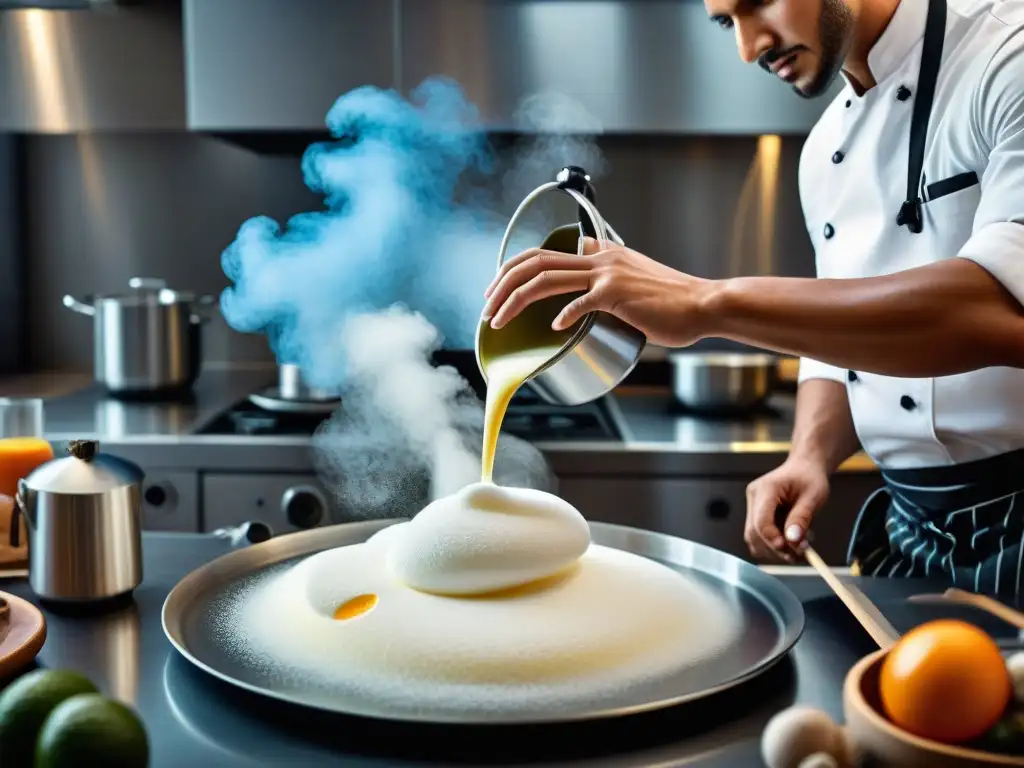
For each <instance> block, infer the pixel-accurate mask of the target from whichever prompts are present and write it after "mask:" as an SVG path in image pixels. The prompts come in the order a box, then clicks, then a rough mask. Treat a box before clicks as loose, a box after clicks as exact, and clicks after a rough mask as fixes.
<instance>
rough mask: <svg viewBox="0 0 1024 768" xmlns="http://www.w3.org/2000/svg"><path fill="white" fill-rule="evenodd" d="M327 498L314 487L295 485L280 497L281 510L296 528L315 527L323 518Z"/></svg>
mask: <svg viewBox="0 0 1024 768" xmlns="http://www.w3.org/2000/svg"><path fill="white" fill-rule="evenodd" d="M326 510H327V500H326V499H325V498H324V495H323V494H322V493H321V492H320V491H319V490H317V489H316V488H314V487H312V486H309V485H297V486H294V487H292V488H289V489H288V490H287V491H285V492H284V495H283V496H282V497H281V511H282V512H284V514H285V517H287V518H288V522H289V523H291V524H292V525H294V526H295V527H296V528H315V527H316V526H318V525H319V524H320V521H321V520H323V518H324V513H325V512H326Z"/></svg>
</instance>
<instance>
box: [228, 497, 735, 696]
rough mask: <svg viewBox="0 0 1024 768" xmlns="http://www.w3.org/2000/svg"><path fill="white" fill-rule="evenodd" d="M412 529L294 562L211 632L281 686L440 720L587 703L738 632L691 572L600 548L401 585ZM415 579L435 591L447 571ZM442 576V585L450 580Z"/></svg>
mask: <svg viewBox="0 0 1024 768" xmlns="http://www.w3.org/2000/svg"><path fill="white" fill-rule="evenodd" d="M440 508H441V509H442V510H443V509H445V507H444V506H441V507H440ZM557 514H561V513H560V512H559V513H557ZM532 524H533V523H531V525H532ZM537 525H538V526H541V525H542V523H540V522H537ZM426 529H427V530H429V526H428V527H427V528H426ZM415 531H416V524H415V522H413V523H400V524H397V525H392V526H390V527H388V528H385V529H383V530H381V531H380V532H379V533H377V534H376V535H375V536H373V537H372V538H371V539H370V540H369V541H367V542H366V543H364V544H359V545H353V546H347V547H341V548H338V549H333V550H328V551H326V552H321V553H318V554H315V555H312V556H310V557H308V558H306V559H305V560H303V561H301V562H299V563H298V564H296V565H295V566H293V567H291V568H289V569H288V570H286V571H284V572H282V573H280V574H275V575H274V576H272V577H270V578H269V579H267V580H266V581H264V582H263V583H262V584H260V585H258V586H257V587H256V588H255V589H254V590H253V591H252V592H250V593H249V594H248V596H247V597H246V598H245V599H244V600H241V601H239V602H238V603H236V604H235V606H236V607H234V608H233V613H231V615H225V616H224V617H223V623H222V624H221V628H220V631H221V632H223V633H225V634H230V636H231V638H232V642H233V644H234V645H235V650H236V652H238V653H240V654H242V655H244V656H245V657H246V658H247V659H248V663H249V664H254V665H257V666H262V667H264V668H265V669H268V670H271V671H272V672H273V674H275V675H277V676H279V677H280V678H281V679H282V681H283V682H282V683H281V684H282V685H286V686H287V687H288V688H292V687H294V686H297V685H298V686H301V687H303V688H307V689H308V688H309V687H313V688H315V689H317V690H321V691H323V690H325V689H326V691H327V695H328V696H329V697H336V696H343V697H353V698H355V699H358V701H360V702H361V703H363V704H371V705H373V706H377V707H383V708H387V711H390V712H422V711H424V710H425V709H426V710H429V711H431V712H434V713H445V714H452V715H458V714H459V713H462V712H480V711H487V712H490V713H498V714H516V713H520V714H521V713H533V712H536V711H537V710H538V709H542V708H545V707H548V708H550V707H556V708H561V707H578V706H584V705H587V706H599V705H600V704H601V702H602V701H605V700H608V699H613V700H614V699H615V697H618V696H621V695H622V694H623V693H628V692H629V690H630V689H633V688H635V687H636V686H639V685H644V684H648V683H650V682H651V681H658V680H661V679H664V678H666V677H667V676H669V675H672V674H674V673H676V672H678V671H680V670H682V669H685V668H687V667H689V666H692V665H696V664H699V663H700V662H701V661H702V660H704V659H707V658H708V657H710V656H712V655H713V654H714V653H715V652H716V651H717V650H719V649H720V648H722V647H723V646H724V645H727V644H729V643H731V642H732V640H733V638H734V637H735V635H736V633H737V631H738V626H739V623H738V621H737V608H736V606H735V605H731V604H730V603H729V602H727V601H724V600H722V599H721V596H720V595H719V594H718V593H715V592H712V591H711V590H710V589H709V588H708V587H706V586H705V585H704V584H702V583H700V582H699V581H697V580H696V579H694V578H691V577H689V576H687V575H684V574H681V573H678V572H676V571H674V570H672V569H670V568H668V567H666V566H663V565H661V564H659V563H656V562H654V561H652V560H648V559H645V558H642V557H639V556H636V555H632V554H629V553H626V552H622V551H620V550H615V549H610V548H606V547H603V546H599V545H591V546H590V547H589V548H587V550H586V552H585V553H584V554H583V556H582V557H580V558H578V559H577V560H576V561H575V564H574V565H570V566H569V567H568V568H564V569H562V570H561V571H559V572H557V573H556V574H555V575H554V576H552V577H549V578H547V579H544V580H542V581H540V582H537V581H534V582H533V583H532V584H529V585H527V586H525V587H521V588H519V589H513V590H506V591H504V592H498V593H491V594H487V595H478V596H473V597H454V596H445V595H440V594H435V593H431V592H425V591H420V590H417V589H413V588H410V587H409V586H407V585H405V584H403V583H402V582H401V581H399V580H398V579H396V578H395V575H394V573H393V572H392V570H391V568H389V567H388V565H387V563H388V561H389V559H394V558H389V553H391V552H393V551H395V548H398V547H402V548H405V549H408V548H409V547H410V544H409V538H408V537H409V535H410V534H411V533H413V532H415ZM493 541H494V542H495V546H499V548H500V542H498V540H497V539H495V540H493ZM412 549H413V550H415V547H412ZM570 551H571V550H570V548H568V547H564V548H561V549H559V550H558V553H560V554H558V556H556V555H555V554H553V553H548V554H546V555H545V556H544V560H543V562H544V563H545V565H544V567H541V565H540V564H539V563H540V560H538V561H537V564H536V566H535V567H534V568H533V569H532V570H531V569H530V568H525V567H524V568H520V569H518V570H517V569H515V568H511V567H504V568H494V571H495V572H500V573H506V574H507V573H511V572H513V571H515V572H516V573H519V576H516V578H521V577H523V574H527V575H529V574H528V573H527V571H529V573H534V574H535V573H541V572H543V571H546V570H547V568H548V567H549V566H550V567H554V565H555V564H556V563H557V562H560V561H561V560H560V558H561V557H562V556H563V554H564V557H565V558H568V557H569V555H568V554H567V553H568V552H570ZM448 562H449V563H450V562H452V561H451V560H449V561H448ZM474 562H477V561H474ZM482 571H483V573H490V571H489V570H488V569H487V568H483V569H482ZM468 572H473V573H477V574H479V573H480V572H481V568H480V567H476V569H475V570H473V569H470V571H468ZM424 573H425V574H427V578H428V580H429V579H431V578H433V581H432V583H434V584H435V585H436V583H438V580H439V579H440V577H438V575H437V574H442V573H446V571H445V569H444V568H439V569H434V570H432V569H430V568H424V569H423V570H422V571H420V572H419V574H420V576H421V577H422V576H423V574H424ZM446 578H447V581H446V582H445V583H447V584H449V586H450V584H451V583H454V582H458V581H459V580H458V579H454V578H451V577H446ZM474 578H476V577H474ZM509 578H512V577H511V576H509ZM462 583H463V584H466V583H469V582H468V581H466V580H465V578H463V582H462ZM473 583H476V584H477V585H479V584H480V583H482V582H479V581H474V582H473ZM492 583H497V582H492ZM370 594H372V595H376V596H377V601H376V604H375V605H374V607H373V608H372V609H371V610H369V611H368V612H366V613H364V614H362V615H360V616H357V617H355V618H350V619H345V620H338V619H335V618H334V613H335V610H336V609H337V608H338V606H340V605H342V604H344V603H346V602H347V601H349V600H351V599H352V598H354V597H357V596H360V595H370ZM303 681H304V682H303Z"/></svg>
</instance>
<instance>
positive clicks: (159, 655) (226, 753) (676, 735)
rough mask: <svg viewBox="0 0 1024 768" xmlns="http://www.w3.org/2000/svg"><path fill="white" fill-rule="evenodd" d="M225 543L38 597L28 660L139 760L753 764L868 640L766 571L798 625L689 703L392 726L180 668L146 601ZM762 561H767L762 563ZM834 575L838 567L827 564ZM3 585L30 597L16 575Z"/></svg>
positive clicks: (831, 702)
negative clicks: (284, 700)
mask: <svg viewBox="0 0 1024 768" xmlns="http://www.w3.org/2000/svg"><path fill="white" fill-rule="evenodd" d="M227 551H228V546H227V544H226V542H225V541H223V540H221V539H215V538H213V537H210V536H201V535H195V534H166V533H146V534H144V535H143V562H144V568H145V580H144V581H143V583H142V585H141V586H140V587H139V588H138V589H137V590H136V592H135V595H134V601H133V602H132V603H131V604H130V605H128V606H126V607H124V608H121V609H119V610H108V611H106V612H92V613H86V612H77V613H70V612H62V611H59V610H55V609H53V608H52V607H49V606H45V605H44V606H42V609H43V611H44V613H45V614H46V618H47V628H48V634H47V639H46V643H45V645H44V646H43V648H42V651H41V652H40V654H39V659H38V661H39V663H40V664H41V665H43V666H46V667H50V668H72V669H77V670H80V671H81V672H82V673H84V674H86V675H87V676H89V677H90V678H91V679H92V680H93V681H94V682H95V683H96V685H97V686H98V687H99V689H100V690H101V691H102V692H104V693H106V694H108V695H112V696H115V697H117V698H120V699H122V700H125V701H128V702H129V703H131V704H132V705H133V706H134V707H136V708H137V710H138V711H139V713H140V715H141V716H142V718H143V720H144V722H145V723H146V729H147V732H148V734H149V738H150V744H151V750H152V755H151V765H152V766H153V768H164V767H165V766H166V767H167V768H171V767H172V766H182V765H194V766H218V767H219V768H233V767H234V766H238V768H242V767H243V766H257V765H324V764H328V763H331V762H345V763H346V764H350V765H355V766H360V767H362V766H366V768H370V767H371V766H372V767H373V768H379V767H380V766H385V765H405V766H435V765H458V764H461V765H480V764H485V763H486V764H490V765H496V766H497V765H505V766H517V765H547V766H556V765H557V766H579V767H580V768H583V767H584V766H586V768H590V767H591V766H605V767H606V768H618V767H620V766H621V768H627V767H628V768H647V767H648V766H666V765H682V764H685V765H694V766H701V768H743V767H745V766H762V765H763V762H762V761H761V758H760V749H759V742H760V737H761V733H762V731H763V729H764V727H765V724H766V723H767V722H768V720H769V719H770V718H771V717H772V716H773V715H774V714H775V713H776V712H778V711H779V710H781V709H783V708H785V707H787V706H789V705H791V704H802V705H806V706H812V707H817V708H820V709H822V710H824V711H825V712H827V713H828V714H829V715H830V716H831V717H833V718H834V719H836V720H837V721H840V720H841V718H842V717H843V710H842V682H843V678H844V676H845V674H846V672H847V670H849V669H850V667H851V666H852V665H853V664H854V663H856V661H857V660H858V659H860V658H861V657H862V656H863V655H864V654H866V653H869V652H870V651H872V650H873V649H874V648H875V647H876V646H873V645H872V643H871V640H870V638H868V636H867V635H866V634H865V633H864V632H863V631H862V630H861V629H860V628H859V626H858V625H857V624H856V622H855V621H854V619H853V618H852V616H851V615H850V613H849V611H848V610H847V609H846V608H845V607H844V606H843V605H842V603H840V602H839V601H838V600H837V599H836V598H835V597H833V596H831V595H830V593H829V589H828V586H827V585H826V584H825V582H824V581H822V580H821V579H820V578H817V577H815V576H812V575H809V574H807V571H806V569H787V568H785V567H779V568H773V569H772V571H773V572H774V574H775V575H776V576H778V577H779V578H780V580H781V581H782V582H783V583H784V584H785V585H786V587H788V588H789V589H790V590H792V591H793V593H794V594H795V595H796V596H797V598H798V599H800V600H801V602H802V603H803V606H804V610H805V613H806V626H805V629H804V633H803V635H802V637H801V638H800V640H799V641H798V642H797V644H796V646H795V648H794V649H793V651H792V653H790V654H789V656H788V657H787V658H786V659H784V660H783V661H782V662H781V663H780V664H778V665H777V666H776V667H775V668H774V669H773V670H769V671H768V672H767V673H765V674H764V675H762V676H761V677H760V678H758V679H757V680H755V681H753V682H752V683H750V684H747V685H744V686H741V687H739V688H735V689H730V691H729V692H727V693H726V694H722V695H721V696H719V697H717V698H714V697H713V698H712V699H709V700H703V701H702V702H701V703H700V705H699V706H698V707H697V708H692V707H691V708H686V707H680V708H676V709H674V710H667V711H666V712H664V713H655V714H650V715H642V716H638V717H634V718H627V719H623V720H620V721H602V722H599V723H596V724H584V725H583V726H582V727H579V728H572V727H566V728H550V727H548V728H544V727H536V728H525V729H511V730H497V731H495V730H485V729H470V730H467V729H457V728H454V727H447V726H424V727H404V726H401V725H395V724H388V723H379V722H376V721H372V720H365V719H359V718H349V717H344V716H337V717H320V716H319V715H318V714H317V713H316V712H313V711H311V710H306V709H297V708H293V707H287V706H283V705H277V704H275V702H272V701H270V700H267V699H262V698H258V697H254V696H249V695H246V694H244V693H242V692H240V691H237V690H235V689H232V688H229V687H228V686H227V685H224V684H220V683H218V682H217V681H216V680H214V679H212V678H211V677H209V676H207V675H204V674H203V673H202V672H200V671H198V670H197V669H195V668H193V667H192V666H190V665H189V664H188V663H187V662H186V661H184V659H182V658H181V657H180V656H179V655H178V654H177V653H176V652H175V651H174V650H173V649H172V647H171V646H170V644H169V643H168V641H167V640H166V638H165V636H164V633H163V631H162V628H161V622H160V612H161V607H162V605H163V602H164V600H165V598H166V596H167V594H168V592H169V591H170V589H171V588H172V587H173V586H174V585H175V584H176V583H177V582H178V580H179V579H181V578H182V577H183V576H185V575H186V574H187V573H188V572H190V571H191V570H193V569H194V568H197V567H199V566H200V565H202V564H204V563H206V562H208V561H210V560H212V559H214V558H215V557H217V556H219V555H222V554H224V553H225V552H227ZM766 570H767V569H766ZM837 572H840V573H842V572H843V571H842V570H841V569H837ZM852 582H853V583H855V584H856V585H857V586H858V587H860V588H861V589H862V590H863V591H864V593H865V594H867V595H868V597H869V598H870V599H872V600H873V601H875V603H876V605H877V606H878V608H879V609H880V610H881V611H882V613H883V614H884V615H885V616H886V617H887V618H888V619H889V620H890V621H892V623H893V624H894V625H895V627H896V629H897V630H898V631H900V632H906V631H907V630H909V629H910V628H911V627H913V626H916V625H918V624H920V623H922V622H923V621H927V620H931V619H935V618H939V617H953V618H964V619H967V620H969V621H974V622H976V623H978V624H979V625H980V626H982V627H983V628H985V629H986V630H987V631H989V632H991V633H992V634H993V635H994V636H995V637H997V638H1000V639H1005V640H1008V641H1012V640H1013V639H1014V637H1015V631H1014V630H1013V629H1012V628H1010V627H1008V625H1005V624H1002V623H1001V622H998V621H997V620H994V619H989V618H987V617H986V616H984V615H981V614H978V612H976V611H973V609H967V608H958V607H946V606H936V605H931V604H912V603H908V602H907V601H906V597H908V596H909V595H911V594H915V593H919V592H933V591H936V590H939V589H941V588H942V587H943V585H942V584H941V583H935V582H928V581H924V580H910V579H865V578H856V579H852ZM0 588H2V589H3V590H4V591H7V592H12V593H14V594H16V595H19V596H21V597H24V598H26V599H29V600H34V597H33V595H32V592H31V590H30V589H29V588H28V585H27V583H26V582H25V581H24V580H22V579H17V580H7V581H4V582H2V583H0Z"/></svg>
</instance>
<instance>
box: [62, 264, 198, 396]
mask: <svg viewBox="0 0 1024 768" xmlns="http://www.w3.org/2000/svg"><path fill="white" fill-rule="evenodd" d="M128 285H129V287H130V288H131V289H132V290H131V292H130V293H125V294H113V295H104V296H95V297H86V298H84V299H82V300H79V299H76V298H74V297H73V296H65V297H64V306H66V307H68V308H69V309H72V310H74V311H75V312H78V313H80V314H83V315H86V316H88V317H92V318H93V369H94V375H95V378H96V381H97V382H98V383H100V384H102V385H103V386H105V387H106V388H107V390H108V391H109V392H110V393H111V394H114V395H121V396H132V395H174V394H183V393H185V392H187V391H188V390H190V389H191V388H192V386H193V385H194V384H195V381H196V379H197V378H198V376H199V371H200V368H201V365H202V324H203V323H204V322H205V321H206V320H207V317H206V316H205V315H204V314H202V311H201V310H202V308H204V307H208V306H210V305H212V304H213V302H214V298H213V297H212V296H203V297H201V298H196V297H195V296H194V295H193V294H191V293H184V292H181V291H174V290H171V289H169V288H168V287H167V285H166V283H165V282H164V281H163V280H157V279H152V278H140V277H134V278H132V279H131V280H130V281H129V282H128Z"/></svg>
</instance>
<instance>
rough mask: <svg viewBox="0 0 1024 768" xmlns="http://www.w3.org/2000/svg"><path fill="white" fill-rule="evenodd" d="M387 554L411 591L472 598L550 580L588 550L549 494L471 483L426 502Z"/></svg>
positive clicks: (566, 507) (567, 511)
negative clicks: (447, 494)
mask: <svg viewBox="0 0 1024 768" xmlns="http://www.w3.org/2000/svg"><path fill="white" fill-rule="evenodd" d="M405 534H406V535H404V536H400V537H398V539H397V540H396V541H395V543H394V545H393V546H391V548H390V549H389V550H388V553H387V561H388V565H389V566H390V567H391V570H392V572H393V573H394V574H395V575H396V576H398V578H399V579H401V580H402V581H403V582H404V583H406V584H408V585H409V586H410V587H413V588H414V589H419V590H423V591H426V592H434V593H436V594H445V595H477V594H483V593H487V592H494V591H497V590H501V589H509V588H512V587H518V586H521V585H523V584H528V583H530V582H533V581H537V580H539V579H544V578H548V577H551V576H554V575H556V574H557V573H559V572H561V571H562V570H564V569H565V568H568V567H569V566H571V565H572V564H573V563H575V562H576V560H578V559H579V558H580V557H581V556H582V555H583V553H584V552H586V551H587V547H588V546H590V527H589V526H588V525H587V521H586V520H584V519H583V515H581V514H580V513H579V512H578V511H577V510H576V508H575V507H573V506H572V505H571V504H569V503H568V502H567V501H565V500H564V499H561V498H559V497H558V496H555V495H554V494H551V493H545V492H544V491H538V490H534V489H532V488H503V487H501V486H497V485H492V484H491V483H473V484H471V485H468V486H466V487H465V488H463V489H462V490H461V491H459V492H458V493H456V494H453V495H451V496H446V497H444V498H441V499H438V500H437V501H434V502H433V503H431V504H429V505H428V506H427V507H426V508H425V509H424V510H423V511H422V512H420V513H419V514H418V515H416V517H414V518H413V519H412V522H410V523H409V526H408V528H407V529H405Z"/></svg>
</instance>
